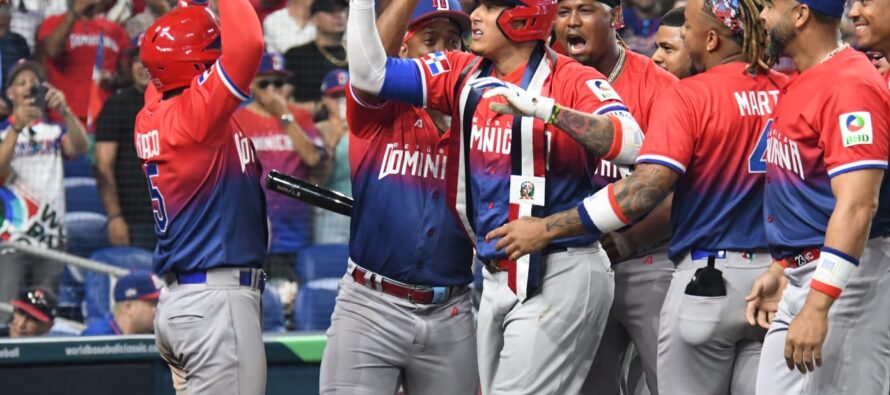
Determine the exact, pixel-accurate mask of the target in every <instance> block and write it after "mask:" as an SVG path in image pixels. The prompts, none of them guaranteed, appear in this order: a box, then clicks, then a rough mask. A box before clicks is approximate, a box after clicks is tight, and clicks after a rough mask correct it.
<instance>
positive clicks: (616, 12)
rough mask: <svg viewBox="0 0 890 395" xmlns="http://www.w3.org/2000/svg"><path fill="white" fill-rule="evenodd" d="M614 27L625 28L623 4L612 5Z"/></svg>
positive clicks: (616, 28)
mask: <svg viewBox="0 0 890 395" xmlns="http://www.w3.org/2000/svg"><path fill="white" fill-rule="evenodd" d="M611 13H612V28H613V29H615V30H619V29H623V28H624V13H622V12H621V6H620V5H618V6H615V7H612V12H611Z"/></svg>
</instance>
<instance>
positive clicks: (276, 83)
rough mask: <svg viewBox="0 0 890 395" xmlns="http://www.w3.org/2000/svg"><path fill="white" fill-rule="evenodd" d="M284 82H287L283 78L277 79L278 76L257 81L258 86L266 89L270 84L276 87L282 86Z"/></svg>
mask: <svg viewBox="0 0 890 395" xmlns="http://www.w3.org/2000/svg"><path fill="white" fill-rule="evenodd" d="M284 83H285V82H284V80H282V79H277V78H276V79H273V80H262V81H259V82H257V86H259V87H260V89H266V88H268V87H269V85H273V86H275V87H276V88H281V87H282V86H284Z"/></svg>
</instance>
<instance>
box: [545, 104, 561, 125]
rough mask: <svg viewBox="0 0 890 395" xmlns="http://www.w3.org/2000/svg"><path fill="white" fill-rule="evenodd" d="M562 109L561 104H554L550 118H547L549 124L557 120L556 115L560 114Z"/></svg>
mask: <svg viewBox="0 0 890 395" xmlns="http://www.w3.org/2000/svg"><path fill="white" fill-rule="evenodd" d="M561 109H562V108H561V107H560V106H559V104H554V105H553V112H552V113H550V119H548V120H547V124H548V125H552V124H553V122H556V116H557V115H559V111H560V110H561Z"/></svg>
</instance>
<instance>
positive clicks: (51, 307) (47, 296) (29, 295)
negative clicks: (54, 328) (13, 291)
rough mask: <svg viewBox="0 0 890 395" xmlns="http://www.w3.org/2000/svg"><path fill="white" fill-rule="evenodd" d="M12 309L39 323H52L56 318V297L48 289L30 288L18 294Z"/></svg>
mask: <svg viewBox="0 0 890 395" xmlns="http://www.w3.org/2000/svg"><path fill="white" fill-rule="evenodd" d="M12 307H14V308H15V309H16V310H17V311H21V312H23V313H25V314H27V315H28V316H29V317H31V318H33V319H35V320H37V321H40V322H44V323H46V322H52V321H53V319H55V318H56V309H57V308H58V307H59V305H58V303H57V302H56V295H54V294H53V293H52V291H50V290H48V289H43V288H41V287H31V288H28V289H27V290H24V291H22V292H20V293H19V296H18V297H17V298H16V299H15V300H13V301H12Z"/></svg>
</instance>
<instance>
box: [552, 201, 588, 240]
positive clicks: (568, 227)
mask: <svg viewBox="0 0 890 395" xmlns="http://www.w3.org/2000/svg"><path fill="white" fill-rule="evenodd" d="M544 220H545V224H546V227H547V232H555V233H556V237H554V239H559V238H563V237H569V236H576V235H581V234H584V233H586V230H585V229H584V225H582V224H581V217H580V215H579V214H578V209H577V208H572V209H570V210H566V211H563V212H560V213H556V214H553V215H551V216H549V217H547V218H545V219H544Z"/></svg>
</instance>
